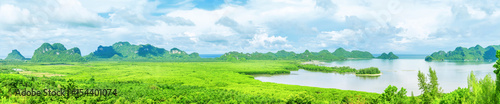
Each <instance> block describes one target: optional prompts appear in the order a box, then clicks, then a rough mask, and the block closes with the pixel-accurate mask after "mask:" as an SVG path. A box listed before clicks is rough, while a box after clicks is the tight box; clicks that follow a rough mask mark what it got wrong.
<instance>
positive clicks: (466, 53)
mask: <svg viewBox="0 0 500 104" xmlns="http://www.w3.org/2000/svg"><path fill="white" fill-rule="evenodd" d="M499 49H500V45H491V46H488V47H486V48H483V47H481V46H480V45H476V46H475V47H470V48H465V47H457V48H455V50H453V51H448V52H445V51H438V52H434V53H432V54H431V55H430V56H427V57H425V60H426V61H444V60H462V61H483V60H486V61H488V60H489V61H491V60H497V59H498V58H496V57H495V54H496V53H495V52H496V50H499Z"/></svg>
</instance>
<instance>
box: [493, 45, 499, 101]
mask: <svg viewBox="0 0 500 104" xmlns="http://www.w3.org/2000/svg"><path fill="white" fill-rule="evenodd" d="M496 57H497V58H499V59H500V50H497V55H496ZM493 67H495V68H496V70H494V71H493V72H494V73H495V75H496V78H497V80H496V81H495V84H496V86H497V87H496V88H495V92H496V93H495V98H498V97H500V87H499V86H500V60H497V62H496V63H495V65H493ZM494 100H495V103H499V102H500V101H498V99H494Z"/></svg>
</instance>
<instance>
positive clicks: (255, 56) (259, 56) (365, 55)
mask: <svg viewBox="0 0 500 104" xmlns="http://www.w3.org/2000/svg"><path fill="white" fill-rule="evenodd" d="M348 58H356V59H360V58H361V59H370V58H374V57H373V55H372V54H371V53H370V52H366V51H358V50H353V51H351V52H349V51H346V50H344V49H343V48H338V49H336V50H335V51H334V52H333V53H332V52H330V51H328V50H321V51H319V52H310V51H309V50H306V51H304V52H303V53H298V54H297V53H295V52H291V51H290V52H287V51H285V50H280V51H278V52H276V53H272V52H268V53H259V52H254V53H242V52H234V51H233V52H228V53H225V54H224V55H222V56H221V57H219V58H218V59H219V60H226V61H245V60H345V59H348Z"/></svg>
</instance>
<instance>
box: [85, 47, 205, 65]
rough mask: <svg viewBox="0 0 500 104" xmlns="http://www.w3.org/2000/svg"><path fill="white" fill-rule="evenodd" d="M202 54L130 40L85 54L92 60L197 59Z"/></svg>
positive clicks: (86, 57)
mask: <svg viewBox="0 0 500 104" xmlns="http://www.w3.org/2000/svg"><path fill="white" fill-rule="evenodd" d="M199 58H200V56H199V54H198V53H196V52H194V53H191V54H187V53H186V52H184V51H182V50H180V49H178V48H172V49H170V51H168V50H165V49H164V48H158V47H155V46H153V45H150V44H146V45H133V44H130V43H129V42H117V43H115V44H113V45H112V46H99V47H97V50H96V51H94V52H92V53H90V54H89V55H87V56H85V59H87V60H90V61H174V60H178V61H183V60H184V61H185V60H191V61H192V60H193V59H195V60H197V59H199Z"/></svg>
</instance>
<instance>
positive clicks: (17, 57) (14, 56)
mask: <svg viewBox="0 0 500 104" xmlns="http://www.w3.org/2000/svg"><path fill="white" fill-rule="evenodd" d="M25 59H26V58H24V56H23V55H21V53H20V52H19V51H17V50H12V52H11V53H9V55H7V57H6V58H5V60H25Z"/></svg>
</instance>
